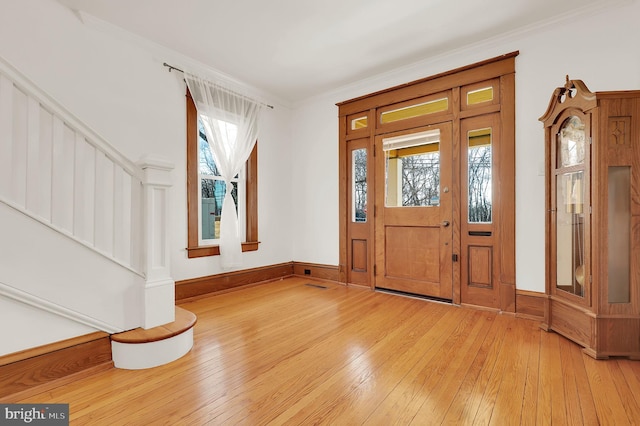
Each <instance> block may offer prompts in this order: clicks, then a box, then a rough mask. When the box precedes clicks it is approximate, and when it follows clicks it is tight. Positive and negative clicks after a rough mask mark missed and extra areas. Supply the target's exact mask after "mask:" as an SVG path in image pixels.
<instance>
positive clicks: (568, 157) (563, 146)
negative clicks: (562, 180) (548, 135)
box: [557, 116, 586, 168]
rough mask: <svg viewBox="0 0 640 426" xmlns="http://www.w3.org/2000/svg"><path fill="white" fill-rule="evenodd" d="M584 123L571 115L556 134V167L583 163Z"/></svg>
mask: <svg viewBox="0 0 640 426" xmlns="http://www.w3.org/2000/svg"><path fill="white" fill-rule="evenodd" d="M584 129H585V125H584V123H583V122H582V120H580V119H579V118H578V117H576V116H571V117H569V118H567V120H566V121H565V122H564V124H563V125H562V128H561V130H560V133H559V134H558V139H559V141H558V142H559V143H558V154H557V156H558V167H559V168H560V167H569V166H575V165H578V164H583V163H584V149H585V141H586V136H585V130H584Z"/></svg>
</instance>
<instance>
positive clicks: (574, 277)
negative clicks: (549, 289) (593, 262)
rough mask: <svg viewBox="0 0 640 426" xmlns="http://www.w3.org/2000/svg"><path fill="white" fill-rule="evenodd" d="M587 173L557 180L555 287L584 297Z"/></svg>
mask: <svg viewBox="0 0 640 426" xmlns="http://www.w3.org/2000/svg"><path fill="white" fill-rule="evenodd" d="M583 183H584V172H582V171H580V172H574V173H564V174H561V175H558V177H557V180H556V194H557V195H556V196H557V200H556V215H557V220H556V223H557V225H556V265H557V266H556V268H557V270H556V287H557V288H558V289H559V290H562V291H566V292H569V293H572V294H575V295H577V296H580V297H584V285H585V276H586V271H585V264H584V248H585V241H584V231H585V223H584V184H583Z"/></svg>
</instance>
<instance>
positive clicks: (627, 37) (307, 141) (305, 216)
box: [293, 2, 640, 292]
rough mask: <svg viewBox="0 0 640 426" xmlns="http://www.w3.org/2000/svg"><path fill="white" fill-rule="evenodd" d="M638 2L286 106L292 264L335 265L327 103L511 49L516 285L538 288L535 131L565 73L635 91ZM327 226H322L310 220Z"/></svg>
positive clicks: (332, 143)
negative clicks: (290, 110)
mask: <svg viewBox="0 0 640 426" xmlns="http://www.w3.org/2000/svg"><path fill="white" fill-rule="evenodd" d="M638 17H640V3H638V2H634V3H632V4H630V5H627V6H624V7H618V8H616V9H613V10H610V11H608V12H602V13H598V14H589V15H586V14H585V15H582V16H579V17H574V18H572V19H571V20H569V21H566V20H565V21H562V22H557V23H555V24H553V25H549V26H546V27H543V28H537V29H535V30H534V29H530V30H529V31H527V32H524V31H523V32H521V33H514V34H511V35H510V36H509V37H504V38H502V39H496V40H492V41H491V42H486V43H482V44H479V45H477V46H472V47H470V48H468V49H464V50H461V51H458V52H453V53H451V54H448V55H444V56H442V57H439V58H435V59H430V60H428V61H424V62H421V63H418V64H413V65H410V66H407V67H405V68H403V69H399V70H397V71H395V72H391V73H387V74H385V75H382V76H378V77H375V78H371V79H368V80H366V81H361V82H358V83H356V84H353V85H351V86H349V87H345V88H342V89H340V90H337V91H335V92H333V93H330V94H327V95H326V96H322V97H317V98H315V99H309V100H308V101H306V102H303V103H301V104H300V105H298V107H297V109H296V111H295V112H294V123H293V141H294V152H295V155H294V158H295V159H300V158H305V162H304V163H302V162H301V161H296V162H295V164H294V175H295V176H296V180H295V181H294V212H295V215H294V229H295V232H294V235H295V237H294V238H295V239H294V242H293V246H294V253H295V257H294V260H301V261H310V262H319V263H330V264H337V263H338V227H337V211H338V196H337V164H338V137H337V135H338V120H337V113H338V109H337V107H335V106H334V104H335V103H338V102H341V101H344V100H348V99H352V98H354V97H357V96H361V95H365V94H367V93H371V92H374V91H377V90H380V89H384V88H387V87H391V86H394V85H397V84H401V83H405V82H409V81H412V80H416V79H419V78H422V77H427V76H430V75H434V74H437V73H440V72H444V71H447V70H450V69H454V68H457V67H460V66H464V65H468V64H471V63H474V62H478V61H481V60H484V59H488V58H491V57H494V56H498V55H502V54H505V53H509V52H512V51H516V50H518V51H520V55H519V56H518V57H517V58H516V194H517V195H516V286H517V288H519V289H523V290H531V291H540V292H543V291H544V258H545V254H544V175H543V174H544V171H543V168H544V167H543V164H544V163H543V160H544V158H543V157H544V134H543V129H542V124H541V123H540V122H539V121H538V117H540V116H541V115H542V114H543V113H544V112H545V110H546V107H547V105H548V102H549V99H550V97H551V93H552V92H553V90H554V89H555V88H556V87H558V86H562V85H563V84H564V81H565V75H566V74H569V76H570V77H571V78H576V79H581V80H583V81H585V83H586V84H587V86H588V87H589V88H590V89H591V90H592V91H604V90H636V89H640V50H638V48H637V46H636V44H637V42H638V41H639V40H640V26H639V25H638V22H637V21H638ZM325 218H328V221H327V222H330V224H331V226H326V227H325V226H318V225H319V224H322V223H325Z"/></svg>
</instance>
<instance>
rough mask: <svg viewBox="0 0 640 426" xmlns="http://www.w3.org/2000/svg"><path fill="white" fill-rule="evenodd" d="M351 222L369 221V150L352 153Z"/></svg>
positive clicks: (355, 150)
mask: <svg viewBox="0 0 640 426" xmlns="http://www.w3.org/2000/svg"><path fill="white" fill-rule="evenodd" d="M351 176H352V179H351V193H352V194H353V196H352V197H351V199H352V206H351V221H352V222H366V221H367V148H360V149H354V150H353V151H351Z"/></svg>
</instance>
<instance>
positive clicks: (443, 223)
mask: <svg viewBox="0 0 640 426" xmlns="http://www.w3.org/2000/svg"><path fill="white" fill-rule="evenodd" d="M447 226H449V221H448V220H445V221H443V222H442V227H443V228H446V227H447Z"/></svg>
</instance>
